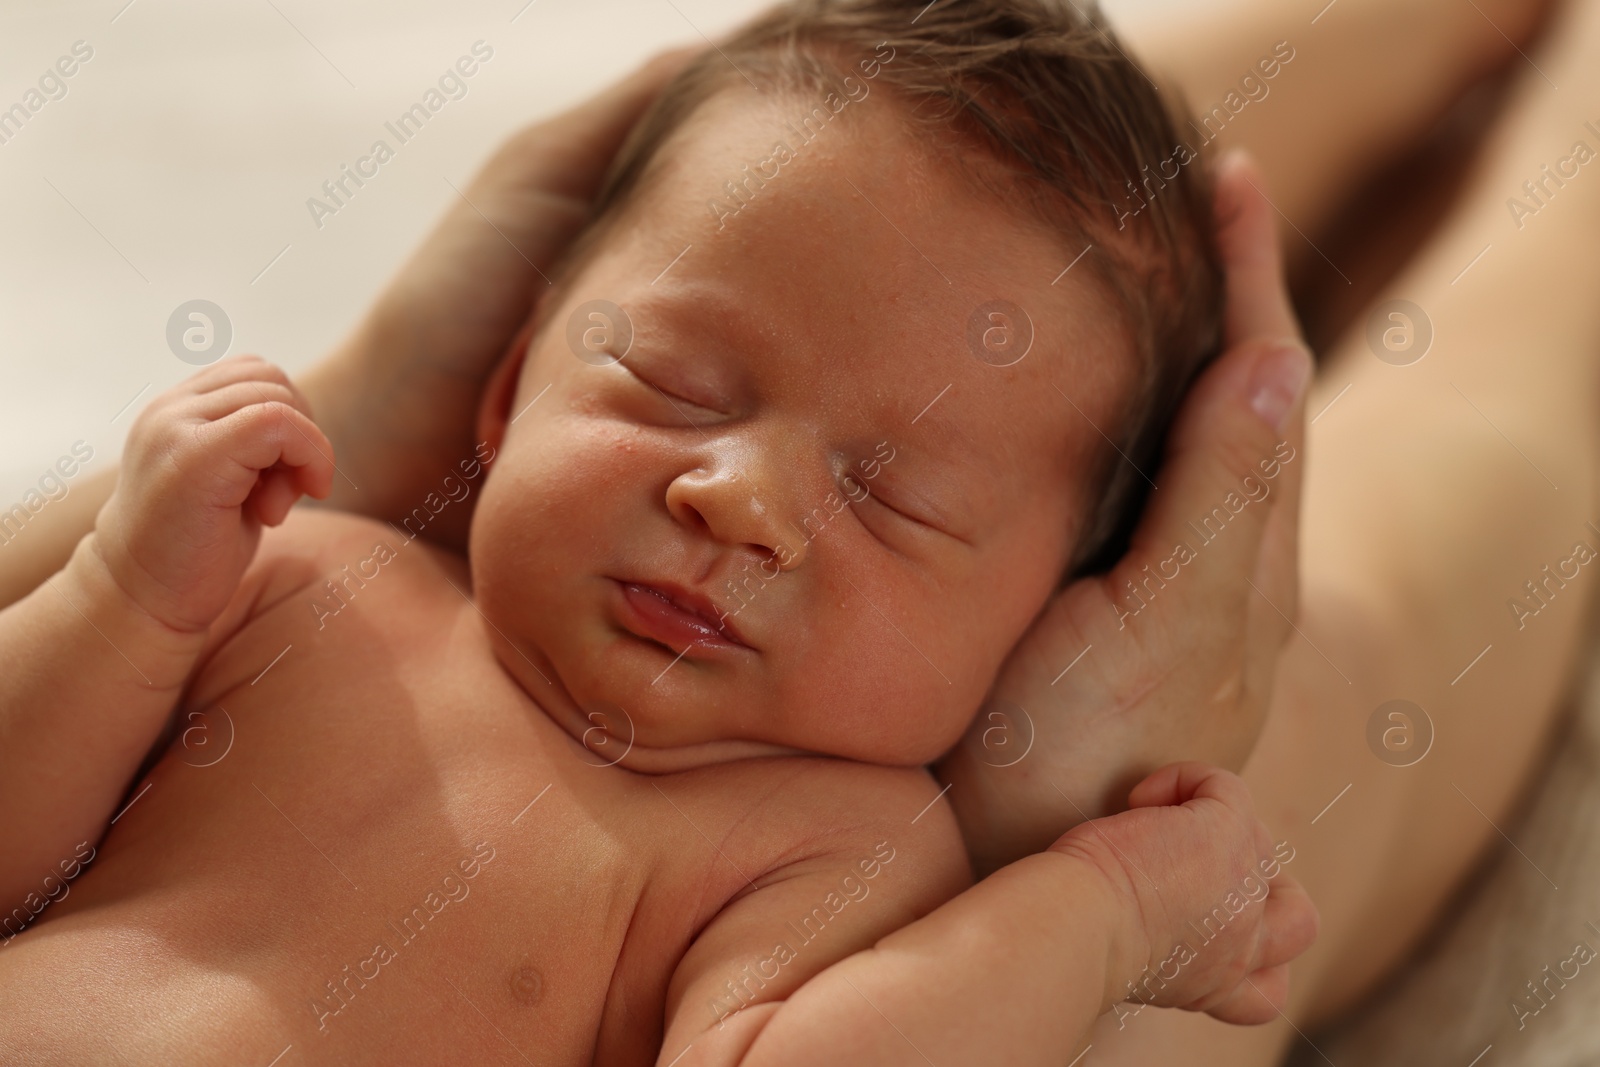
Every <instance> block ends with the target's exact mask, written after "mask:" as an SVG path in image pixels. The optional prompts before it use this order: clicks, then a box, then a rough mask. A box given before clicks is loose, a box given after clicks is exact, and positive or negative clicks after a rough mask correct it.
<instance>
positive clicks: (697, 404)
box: [624, 363, 726, 414]
mask: <svg viewBox="0 0 1600 1067" xmlns="http://www.w3.org/2000/svg"><path fill="white" fill-rule="evenodd" d="M624 366H626V368H627V371H629V373H630V374H632V376H634V378H635V379H638V381H640V382H642V384H645V386H646V387H650V389H653V390H656V392H658V394H661V395H662V397H666V398H667V400H669V402H670V403H674V405H678V403H686V405H690V406H691V408H699V410H701V411H709V413H712V414H726V411H725V410H723V408H718V406H712V405H709V403H704V402H701V400H691V398H690V397H685V395H683V394H680V392H674V390H670V389H664V387H662V386H658V384H656V382H654V379H651V378H646V376H645V374H640V373H638V371H635V370H634V368H632V366H627V365H626V363H624Z"/></svg>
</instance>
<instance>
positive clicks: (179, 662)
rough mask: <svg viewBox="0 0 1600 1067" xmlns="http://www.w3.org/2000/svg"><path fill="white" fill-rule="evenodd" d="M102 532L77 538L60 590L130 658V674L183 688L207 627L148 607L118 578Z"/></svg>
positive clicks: (145, 684)
mask: <svg viewBox="0 0 1600 1067" xmlns="http://www.w3.org/2000/svg"><path fill="white" fill-rule="evenodd" d="M99 537H100V535H99V533H98V531H95V530H91V531H90V532H89V533H88V534H86V535H85V536H84V538H83V540H81V541H79V542H78V546H77V548H75V549H74V550H73V553H72V556H71V558H69V559H68V560H67V565H66V567H64V568H63V569H62V571H61V573H60V575H58V580H59V581H60V582H61V583H62V584H61V588H60V592H61V593H62V594H63V595H64V596H65V597H66V598H67V602H68V603H69V604H71V605H72V607H73V608H74V609H75V611H76V613H77V614H80V615H82V616H83V618H84V619H85V620H87V621H88V622H89V623H90V625H92V626H93V627H94V628H95V630H96V631H98V632H99V634H100V636H101V637H103V638H105V640H106V641H108V642H110V643H111V645H112V646H113V647H114V648H115V649H116V650H117V651H118V652H119V653H120V654H121V656H122V658H123V659H125V660H127V661H128V663H129V666H130V668H131V670H130V672H129V673H130V677H132V678H134V679H136V680H137V681H138V682H139V684H140V687H141V688H145V689H150V690H155V691H166V690H173V691H176V690H178V689H181V688H182V687H183V684H184V683H185V681H187V679H188V676H189V673H190V670H191V669H192V668H193V666H194V663H195V660H196V659H197V658H198V657H199V655H200V650H201V649H202V647H204V645H205V640H206V636H207V631H206V630H199V631H183V630H178V629H175V628H173V627H171V626H169V625H167V624H166V623H165V622H163V621H162V620H161V619H159V618H157V617H156V616H155V615H153V614H151V613H150V612H149V611H148V610H146V608H145V607H144V606H143V605H142V604H140V603H139V601H138V599H137V598H136V597H134V596H133V594H132V593H130V592H129V591H128V590H127V588H125V587H124V586H123V584H122V583H121V582H119V581H118V580H117V577H116V574H115V573H114V571H113V570H112V568H111V566H110V564H109V563H108V562H107V561H106V558H105V556H104V554H103V553H102V549H101V545H100V542H99Z"/></svg>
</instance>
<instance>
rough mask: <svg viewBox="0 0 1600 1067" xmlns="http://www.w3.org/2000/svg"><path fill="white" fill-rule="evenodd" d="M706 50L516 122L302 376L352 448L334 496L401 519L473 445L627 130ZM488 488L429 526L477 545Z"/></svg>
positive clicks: (435, 535)
mask: <svg viewBox="0 0 1600 1067" xmlns="http://www.w3.org/2000/svg"><path fill="white" fill-rule="evenodd" d="M693 52H694V50H693V49H678V50H675V51H671V52H663V53H661V54H660V55H657V56H656V57H654V58H653V59H651V60H650V61H649V62H647V63H646V64H645V65H644V66H642V67H641V68H639V70H637V71H635V72H634V73H633V74H632V75H630V76H629V77H627V78H625V79H624V80H622V81H621V82H619V83H617V84H616V85H614V86H612V87H611V88H609V89H607V90H606V91H604V92H602V93H601V94H600V95H598V96H596V97H594V98H592V99H590V100H588V101H586V102H584V103H582V104H580V105H578V106H577V107H575V108H573V109H572V110H570V111H566V112H564V113H562V114H560V115H557V116H555V117H554V118H551V119H547V120H546V121H544V122H541V123H539V124H537V125H535V126H530V127H528V128H526V129H524V130H522V131H520V132H518V133H517V134H515V135H513V136H512V137H511V138H510V139H509V140H508V141H507V142H506V143H505V144H504V145H502V146H501V147H500V148H499V150H498V151H497V152H496V153H495V154H494V156H493V157H492V158H491V159H490V160H489V162H488V164H487V165H486V166H485V167H484V168H483V170H482V171H481V172H480V173H479V174H478V175H477V177H475V178H474V179H473V180H472V182H471V183H470V184H469V185H467V186H466V188H465V189H463V190H461V193H462V195H461V196H459V197H457V198H456V201H455V203H454V204H453V205H452V206H451V208H450V210H449V211H448V212H447V213H446V215H445V216H444V218H443V219H442V220H441V221H440V222H439V224H438V225H437V226H436V227H435V228H434V230H433V232H432V233H431V234H430V235H429V236H428V238H427V239H426V240H425V241H424V242H423V243H422V246H421V247H420V248H418V249H417V251H416V252H415V253H414V254H413V255H412V257H411V259H410V261H409V262H407V263H406V265H405V266H404V267H402V268H401V270H400V273H399V274H398V275H397V276H396V277H395V278H394V280H393V281H392V282H390V283H389V287H388V289H387V290H385V291H384V293H383V294H382V295H381V296H380V297H379V298H378V300H377V302H376V304H375V305H374V306H373V308H372V310H371V311H370V312H369V313H368V315H367V316H366V318H365V319H364V320H363V321H362V322H361V324H360V325H359V326H358V327H357V328H356V330H355V332H354V333H353V334H352V336H351V337H350V338H349V339H348V340H347V341H346V342H345V343H344V344H343V345H342V346H340V348H339V349H338V350H337V351H335V352H334V353H333V354H332V355H331V356H329V357H328V358H327V359H326V360H324V361H323V362H322V363H321V364H319V365H317V366H316V367H314V368H312V369H311V371H309V372H308V373H306V374H305V375H303V376H301V377H300V378H299V384H300V385H301V387H302V388H303V389H304V391H305V393H306V395H307V396H308V397H309V398H310V400H311V402H312V406H313V408H314V410H315V411H316V413H317V418H318V422H319V424H320V425H322V426H323V427H324V428H325V429H326V431H327V433H328V436H329V437H330V438H331V439H332V441H333V447H334V450H335V456H336V457H337V458H338V461H339V470H340V472H341V476H340V477H336V478H335V479H334V491H333V496H332V498H331V499H330V500H329V504H330V506H333V507H340V508H344V509H346V510H350V511H358V512H362V513H364V514H368V515H373V516H376V517H378V518H388V519H391V520H394V521H399V520H400V519H402V518H404V517H405V516H406V515H407V514H408V513H409V512H410V511H411V509H413V508H415V507H417V506H418V505H420V504H421V503H422V501H423V499H424V498H425V497H426V496H427V495H428V494H429V493H430V492H435V493H437V492H439V491H440V482H441V480H442V479H443V477H444V476H445V475H446V474H449V473H451V472H452V471H453V470H454V469H455V467H456V464H457V463H458V462H459V461H460V460H462V459H466V458H468V457H470V456H472V455H473V446H474V441H473V439H472V436H471V435H472V427H473V425H474V421H475V416H476V412H477V404H478V399H479V397H480V395H481V394H482V391H483V383H484V381H485V380H486V379H487V378H488V375H489V372H490V371H491V370H492V369H493V367H494V365H495V362H496V360H498V358H499V357H500V356H501V355H502V354H503V353H504V352H505V351H506V348H507V346H508V345H509V344H510V343H511V341H512V339H513V337H514V336H515V335H516V333H517V331H518V329H520V328H521V326H522V325H523V323H524V321H525V320H526V319H527V317H528V314H529V312H530V310H531V308H532V306H533V303H534V301H535V300H536V299H537V298H538V295H539V291H540V290H542V289H544V288H545V287H546V286H547V285H549V284H550V279H548V278H547V277H546V276H545V273H546V272H547V271H548V270H549V269H550V268H551V266H552V264H553V263H554V262H555V260H556V259H557V257H558V256H559V255H560V253H561V252H562V250H564V249H565V248H566V246H567V244H568V243H569V242H570V241H571V240H572V238H573V237H574V236H575V235H576V234H577V231H578V230H579V229H580V228H581V227H582V225H583V222H584V220H585V219H586V217H587V215H588V207H589V202H590V200H591V198H592V197H593V196H594V194H595V192H596V191H597V190H598V186H599V184H600V181H601V179H602V178H603V177H604V175H605V171H606V168H607V167H608V166H609V165H610V163H611V159H612V157H613V156H614V155H615V154H616V151H617V148H618V146H619V145H620V144H621V142H622V140H623V138H624V137H625V136H626V135H627V133H628V131H629V130H630V129H631V128H632V127H633V125H634V123H635V122H636V121H637V120H638V118H639V116H640V114H641V113H642V112H643V111H644V109H645V108H646V107H647V106H648V105H649V103H650V102H651V101H652V100H653V99H654V98H655V96H656V95H657V94H658V93H659V92H660V90H661V88H662V86H663V85H665V84H666V82H667V81H668V80H669V79H671V77H672V76H673V75H674V74H676V73H677V72H678V71H679V70H680V69H681V68H682V67H683V66H684V65H685V64H686V63H687V62H688V60H689V58H690V56H691V55H692V54H693ZM357 486H359V489H358V488H357ZM475 499H476V498H475V497H474V498H469V499H468V500H467V501H466V502H464V505H465V506H461V507H453V508H449V509H447V510H445V511H444V512H441V513H440V515H439V516H438V518H437V520H435V521H433V522H430V523H429V524H428V527H427V531H426V532H427V536H428V537H430V538H432V539H434V540H436V541H440V542H442V543H445V544H450V545H453V546H455V547H458V548H459V547H462V546H464V545H465V543H466V530H467V522H468V519H470V517H471V508H472V502H474V501H475Z"/></svg>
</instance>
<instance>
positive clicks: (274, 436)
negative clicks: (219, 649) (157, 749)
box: [0, 358, 333, 911]
mask: <svg viewBox="0 0 1600 1067" xmlns="http://www.w3.org/2000/svg"><path fill="white" fill-rule="evenodd" d="M332 476H333V460H332V457H331V450H330V448H329V445H328V442H327V440H326V438H324V437H323V435H322V433H321V432H320V431H319V430H318V429H317V427H316V425H315V424H314V423H313V422H312V421H311V419H310V418H309V415H308V413H307V411H306V404H305V400H304V398H303V397H301V396H300V395H299V393H298V392H297V391H296V390H295V389H294V388H293V386H291V385H290V384H289V381H288V378H287V377H286V376H284V374H283V372H282V371H280V370H278V369H277V368H276V367H274V366H272V365H271V364H268V363H266V362H264V361H262V360H259V359H254V358H241V359H232V360H227V361H225V362H222V363H219V364H217V365H216V366H214V367H210V368H207V369H206V370H205V371H202V372H201V373H199V374H197V375H195V376H194V377H193V378H191V379H189V380H188V381H186V382H184V383H182V384H180V385H178V386H176V387H175V388H173V389H171V390H169V391H168V392H166V393H163V394H162V395H161V396H159V397H157V398H156V399H155V400H154V401H152V402H151V404H150V406H149V407H148V408H146V409H145V411H144V412H143V413H141V415H140V416H139V418H138V420H137V421H136V422H135V423H134V425H133V427H132V429H131V430H130V432H129V436H128V443H127V446H126V448H125V450H124V462H123V466H122V472H121V475H120V480H119V484H118V486H117V488H116V491H115V492H114V493H113V495H112V497H111V499H110V500H109V501H108V502H107V503H106V505H105V507H104V508H102V509H101V511H100V514H99V516H98V517H97V519H96V523H95V529H94V531H93V532H91V533H90V534H89V535H88V536H86V537H85V538H84V539H83V540H82V541H80V542H79V543H78V546H77V548H76V549H75V550H74V552H73V553H72V556H71V558H70V559H69V560H68V562H67V565H66V566H65V567H64V568H62V569H61V570H60V571H59V572H58V573H56V574H55V575H54V576H53V577H51V578H48V579H46V581H45V583H44V584H43V585H41V586H40V587H39V588H37V589H35V590H34V591H33V592H32V593H31V594H29V595H28V596H27V597H25V598H23V599H22V600H20V601H18V602H16V603H15V604H12V605H11V606H9V607H7V608H6V609H5V610H4V611H0V812H3V813H4V814H5V817H4V818H3V819H0V910H4V911H9V910H10V909H11V907H12V906H14V905H16V904H19V903H24V902H25V900H24V898H25V896H26V895H27V893H28V891H29V888H31V887H36V886H38V885H39V884H40V883H39V879H40V878H41V877H43V876H44V875H48V874H51V873H54V871H55V869H56V865H57V864H58V863H59V862H60V861H61V860H63V859H66V858H70V856H71V855H72V850H73V847H74V846H75V845H76V844H77V843H78V842H80V841H84V840H89V841H96V840H98V839H99V837H100V835H101V833H102V832H103V831H104V828H105V826H106V821H107V820H108V819H109V818H110V817H111V816H112V815H114V814H115V811H114V805H115V804H116V803H117V801H118V800H119V799H120V797H121V794H122V791H123V790H124V789H125V788H126V786H127V783H128V778H129V776H131V775H132V774H133V772H134V770H135V769H136V768H137V767H138V765H139V761H140V760H141V759H142V758H143V757H144V756H145V754H146V752H147V751H148V749H149V747H150V745H151V743H152V742H153V741H154V740H155V739H156V737H157V735H158V734H159V733H160V731H161V728H162V726H163V724H164V723H165V720H166V718H167V716H168V714H169V713H170V712H171V710H172V708H173V706H174V704H175V703H176V701H177V699H178V696H179V694H180V693H181V692H182V690H183V687H184V685H185V684H186V683H187V681H188V680H189V677H190V675H191V673H192V671H193V670H194V668H195V666H196V664H197V663H198V662H199V661H200V659H201V657H202V653H203V652H204V651H205V650H206V649H207V648H208V647H209V646H214V645H215V644H216V643H217V641H218V640H219V639H220V638H221V637H222V636H223V635H221V634H219V632H218V628H219V627H221V626H225V625H228V624H230V620H231V622H232V623H234V624H236V623H237V621H238V618H239V612H238V611H237V610H225V609H229V605H230V601H233V600H234V598H235V593H236V592H237V591H238V589H239V586H240V578H241V576H242V575H243V573H244V570H245V567H246V566H247V565H248V564H249V563H250V560H251V558H252V556H253V555H254V554H255V549H256V544H257V542H258V540H259V539H260V536H261V527H262V526H263V525H268V526H275V525H277V524H278V523H280V522H282V521H283V518H284V516H285V515H286V514H287V512H288V510H289V508H290V506H291V505H292V504H293V503H294V502H295V500H296V499H298V497H299V496H300V495H301V493H307V492H308V493H310V494H312V495H313V496H319V497H321V496H326V495H327V493H328V490H329V486H330V483H331V481H332Z"/></svg>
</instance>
